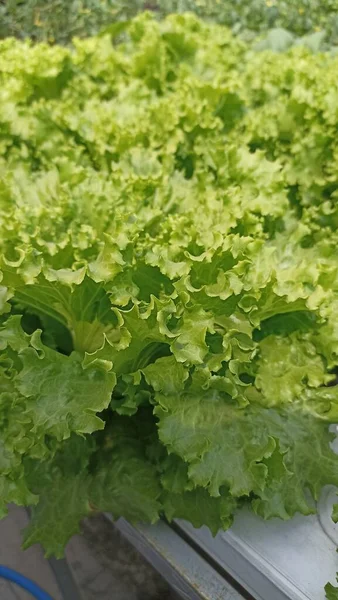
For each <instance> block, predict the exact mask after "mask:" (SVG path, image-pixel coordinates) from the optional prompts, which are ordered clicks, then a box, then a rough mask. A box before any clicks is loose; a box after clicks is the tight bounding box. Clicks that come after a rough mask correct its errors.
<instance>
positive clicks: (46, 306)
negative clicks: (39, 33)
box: [0, 14, 338, 593]
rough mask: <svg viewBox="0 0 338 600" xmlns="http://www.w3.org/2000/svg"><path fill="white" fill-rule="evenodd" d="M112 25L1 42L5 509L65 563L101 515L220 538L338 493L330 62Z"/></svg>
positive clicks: (167, 27)
mask: <svg viewBox="0 0 338 600" xmlns="http://www.w3.org/2000/svg"><path fill="white" fill-rule="evenodd" d="M120 31H121V29H120V30H119V31H118V30H117V29H116V28H115V29H114V28H112V29H111V31H110V33H109V34H107V35H101V36H99V37H94V38H91V39H87V40H84V41H80V40H76V41H75V42H74V48H73V49H67V48H63V47H60V46H49V45H47V44H46V45H43V44H41V45H40V44H36V45H33V44H31V43H30V42H18V41H16V40H14V39H7V40H5V41H3V42H2V43H1V53H0V80H1V81H0V83H1V85H0V103H1V115H0V119H1V136H0V223H1V234H2V235H1V238H0V271H1V279H0V283H1V286H0V311H1V316H0V433H1V445H0V489H1V491H2V494H1V500H2V506H1V512H2V513H4V512H5V509H6V503H7V502H8V501H15V502H17V503H18V504H35V508H34V512H33V520H32V523H31V525H30V527H29V529H28V531H27V533H26V538H25V539H26V542H25V545H26V546H28V545H29V544H31V543H35V542H36V541H41V542H42V543H43V545H44V547H45V549H46V552H47V553H48V554H50V553H55V554H56V555H57V556H60V555H61V553H62V551H63V547H64V545H65V543H66V541H67V539H68V537H69V536H70V535H71V534H72V533H74V532H75V531H77V530H78V521H79V520H80V519H81V518H82V517H84V516H86V515H90V514H92V513H93V512H94V511H100V510H104V511H111V512H112V513H113V514H114V515H115V517H118V516H120V515H124V516H125V517H126V518H127V519H130V520H131V521H137V520H143V521H148V522H154V521H156V519H158V518H159V516H160V514H162V513H165V514H166V516H167V517H168V518H169V519H172V518H175V517H183V518H187V517H188V518H189V519H190V520H191V522H192V523H193V524H194V525H196V526H200V525H202V524H203V523H204V524H206V525H208V526H209V527H210V528H211V529H212V531H213V532H216V531H217V530H218V529H219V528H227V527H229V526H230V524H231V522H232V519H233V515H234V513H235V511H236V508H237V507H238V506H241V505H242V504H243V503H246V504H248V505H250V506H251V508H252V510H254V511H255V512H256V513H257V514H258V515H261V516H262V517H264V518H269V517H272V516H278V517H280V518H282V519H289V518H291V517H292V515H294V514H295V513H296V512H300V513H303V514H309V513H311V512H313V511H314V510H315V501H316V500H317V499H318V497H319V494H320V491H321V488H322V487H323V486H324V485H326V484H335V485H338V457H337V456H336V455H335V454H334V452H333V451H332V450H331V447H330V441H331V434H329V432H328V424H329V423H336V422H337V418H338V387H337V386H336V385H332V384H335V383H336V375H335V373H336V372H337V365H338V317H337V315H338V310H337V308H338V266H337V265H338V260H337V259H338V255H337V253H338V244H337V242H338V233H337V232H338V209H337V201H336V199H337V190H338V179H337V173H338V169H337V161H338V146H337V143H338V142H337V135H336V131H337V120H338V114H337V98H338V84H337V82H338V61H337V58H335V57H333V56H330V55H329V54H324V53H312V52H311V50H310V49H309V48H306V47H304V46H300V45H294V46H293V47H292V48H290V49H289V50H288V51H287V52H286V53H284V54H280V53H277V52H273V51H268V50H262V51H261V52H254V51H253V50H252V47H251V46H250V45H247V44H245V43H244V42H243V41H240V40H239V38H238V37H233V35H232V34H231V32H230V31H229V30H228V29H225V28H223V27H221V26H216V25H211V24H207V23H203V22H202V21H199V20H198V19H197V18H196V17H194V16H193V15H184V16H182V15H178V16H174V17H169V18H167V19H166V20H164V21H161V22H158V21H156V20H155V19H152V18H151V16H150V15H147V14H146V15H142V16H140V17H138V18H136V19H135V20H132V21H131V22H130V23H129V24H126V25H125V31H124V39H123V40H122V41H121V42H120V43H119V44H118V45H116V44H115V43H114V35H116V34H118V33H119V32H120ZM328 590H329V592H328V593H331V589H330V588H328Z"/></svg>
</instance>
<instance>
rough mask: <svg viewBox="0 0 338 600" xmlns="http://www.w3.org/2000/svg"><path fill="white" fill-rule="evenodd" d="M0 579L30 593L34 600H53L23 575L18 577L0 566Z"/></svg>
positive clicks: (14, 572)
mask: <svg viewBox="0 0 338 600" xmlns="http://www.w3.org/2000/svg"><path fill="white" fill-rule="evenodd" d="M0 577H3V579H8V581H12V582H13V583H16V584H17V585H19V586H20V587H22V588H23V589H24V590H26V592H28V593H30V594H31V595H32V596H33V598H36V600H53V599H52V597H51V596H50V595H49V594H47V592H44V591H43V590H42V589H41V588H40V587H39V586H38V585H36V583H34V582H33V581H31V580H30V579H28V578H27V577H25V576H24V575H20V573H17V572H16V571H13V569H9V568H8V567H5V566H4V565H0Z"/></svg>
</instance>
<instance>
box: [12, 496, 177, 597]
mask: <svg viewBox="0 0 338 600" xmlns="http://www.w3.org/2000/svg"><path fill="white" fill-rule="evenodd" d="M27 522H28V516H27V513H26V511H25V510H24V509H20V508H17V507H10V511H9V515H8V516H7V517H6V518H5V519H3V520H2V521H0V564H5V565H7V566H9V567H12V568H14V569H16V570H18V571H20V572H21V573H23V574H24V575H26V576H28V577H30V578H31V579H33V580H34V581H36V582H37V583H38V584H39V585H40V586H41V587H42V588H44V589H45V590H46V591H47V592H48V593H49V594H50V595H51V596H52V598H53V599H54V600H63V598H62V595H61V593H60V591H59V589H58V585H57V582H56V580H55V577H54V574H53V571H52V569H51V567H50V564H49V562H48V561H47V560H45V559H44V557H43V551H42V549H41V547H40V546H39V545H38V544H36V545H35V546H33V547H31V548H29V549H28V550H25V551H24V552H23V551H22V550H21V549H20V545H21V531H22V529H23V528H24V527H25V525H26V524H27ZM66 558H67V561H68V564H69V566H70V567H71V571H72V574H73V577H74V579H75V581H76V584H77V586H78V589H79V591H80V596H81V600H177V599H176V596H174V594H172V592H171V591H170V590H169V588H168V586H167V584H166V583H165V582H164V581H163V580H162V578H161V577H160V576H159V575H158V574H157V573H156V572H155V571H154V570H153V569H152V567H151V566H150V565H149V564H148V563H147V562H146V561H144V559H143V558H142V556H141V555H140V554H139V553H138V552H137V551H136V550H134V548H133V547H132V546H131V545H130V544H129V542H127V541H126V540H125V539H124V538H123V537H122V536H121V534H120V533H119V532H118V531H117V530H116V529H114V527H113V526H112V525H111V524H110V523H109V522H108V521H107V520H106V519H105V518H104V517H103V516H98V517H95V518H93V519H90V520H87V521H85V522H84V524H83V535H81V536H80V535H78V536H74V537H73V538H72V540H71V541H70V542H69V544H68V546H67V550H66ZM0 600H32V599H31V596H30V595H28V594H27V593H26V592H24V591H23V590H21V589H20V588H18V587H17V586H15V585H13V584H10V583H8V582H6V581H4V580H1V579H0Z"/></svg>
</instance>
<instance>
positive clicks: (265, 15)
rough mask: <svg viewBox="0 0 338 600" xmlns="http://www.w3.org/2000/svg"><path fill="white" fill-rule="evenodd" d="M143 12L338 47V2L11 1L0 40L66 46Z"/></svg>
mask: <svg viewBox="0 0 338 600" xmlns="http://www.w3.org/2000/svg"><path fill="white" fill-rule="evenodd" d="M143 10H149V11H152V12H153V13H154V14H155V15H157V16H158V17H164V16H166V15H168V14H171V13H183V12H185V11H191V12H193V13H195V14H197V15H198V16H199V17H201V18H204V19H207V20H209V21H213V22H216V23H220V24H223V25H226V26H227V27H230V28H231V29H232V30H233V31H234V33H240V34H241V35H242V36H244V37H245V38H246V39H251V38H252V37H254V36H255V35H256V34H257V33H264V32H265V31H267V30H268V29H270V28H283V29H286V30H289V31H290V32H292V33H293V34H295V35H296V36H303V35H306V34H310V33H314V32H322V31H323V32H324V35H325V38H326V41H327V42H328V43H329V44H330V45H333V44H337V43H338V2H337V0H297V1H296V2H295V1H294V0H49V1H48V2H46V1H45V0H25V1H24V0H6V1H4V2H2V3H0V37H6V36H8V35H14V36H16V37H19V38H24V37H27V36H28V37H31V38H32V39H34V40H37V41H49V42H54V41H56V42H58V43H62V44H64V43H68V42H69V41H70V40H71V38H72V37H73V36H80V37H83V36H87V35H92V34H95V33H97V32H98V31H99V30H100V29H101V28H102V27H106V26H107V25H109V24H110V23H112V22H116V21H121V20H126V19H130V18H132V17H133V16H135V15H136V14H137V13H139V12H140V11H143Z"/></svg>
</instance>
